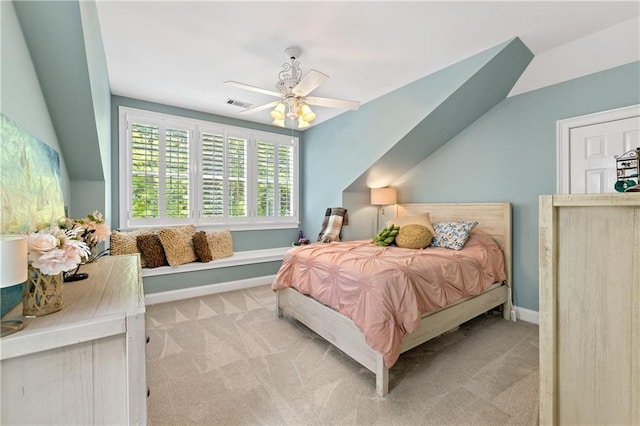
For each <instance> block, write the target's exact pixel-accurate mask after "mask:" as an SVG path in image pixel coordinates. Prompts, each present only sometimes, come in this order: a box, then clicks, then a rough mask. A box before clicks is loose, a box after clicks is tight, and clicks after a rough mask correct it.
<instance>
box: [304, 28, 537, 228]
mask: <svg viewBox="0 0 640 426" xmlns="http://www.w3.org/2000/svg"><path fill="white" fill-rule="evenodd" d="M532 56H533V55H532V54H531V52H530V51H529V49H527V47H526V46H524V44H523V43H522V42H521V41H520V40H519V39H517V38H516V39H513V40H508V41H506V42H504V43H501V44H499V45H497V46H494V47H492V48H490V49H487V50H485V51H484V52H480V53H478V54H476V55H474V56H472V57H470V58H468V59H465V60H463V61H460V62H458V63H455V64H453V65H451V66H449V67H447V68H445V69H443V70H440V71H438V72H436V73H434V74H432V75H429V76H426V77H424V78H422V79H420V80H417V81H415V82H413V83H410V84H408V85H406V86H404V87H402V88H400V89H397V90H395V91H393V92H391V93H389V94H387V95H384V96H382V97H380V98H377V99H375V100H373V101H370V102H367V103H366V104H364V105H362V107H361V108H360V109H359V110H358V111H354V112H347V113H345V114H341V115H339V116H338V117H336V118H334V119H332V120H329V121H328V122H325V123H322V124H320V125H317V126H314V127H312V128H311V129H309V130H307V131H305V133H304V141H303V143H302V148H301V154H302V164H303V169H302V172H301V176H302V192H301V194H302V195H301V197H302V209H301V211H302V223H303V230H304V232H305V234H307V235H311V236H315V235H317V234H318V232H319V229H320V226H321V224H322V216H323V214H324V211H325V209H326V208H327V207H337V206H343V207H346V208H348V209H349V210H350V211H351V213H352V214H350V217H352V218H354V219H355V216H356V215H358V213H360V211H361V210H362V209H366V208H367V207H368V206H367V205H366V204H368V202H367V203H366V204H361V203H358V204H347V203H346V201H347V199H348V200H349V201H350V202H354V201H355V200H360V201H364V200H365V198H364V197H362V196H357V195H350V196H348V197H347V198H344V194H343V191H348V192H349V193H351V194H352V193H354V192H367V193H368V188H377V187H384V186H387V185H389V184H390V183H391V182H392V181H393V180H394V179H397V178H398V177H400V176H402V174H403V173H405V172H406V171H408V170H409V169H410V168H411V167H414V166H415V165H417V164H418V163H419V162H420V161H422V160H423V159H424V158H426V157H427V156H428V155H429V154H431V153H432V152H434V151H435V150H436V149H438V148H439V147H440V146H441V145H442V144H444V143H446V142H447V141H448V140H449V139H450V138H451V137H453V136H454V135H455V134H457V133H458V132H460V131H461V130H462V129H464V128H465V127H466V126H467V125H469V124H471V123H472V122H473V121H474V120H475V119H477V118H478V117H479V116H481V115H482V114H484V113H485V112H486V111H487V110H489V109H490V108H492V107H493V106H494V105H496V104H497V103H498V102H500V101H501V100H502V99H504V98H505V97H506V96H507V94H508V93H509V91H510V89H511V87H512V86H513V84H514V83H515V82H516V81H517V79H518V77H519V76H520V74H521V73H522V71H523V70H524V69H525V68H526V66H527V64H528V63H529V61H530V60H531V58H532ZM372 226H375V224H371V223H366V224H365V225H364V226H363V224H362V221H356V220H353V221H350V224H349V226H348V227H345V229H344V238H346V239H360V238H367V237H369V236H370V235H371V231H372V228H371V227H372Z"/></svg>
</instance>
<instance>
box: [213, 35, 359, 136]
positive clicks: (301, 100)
mask: <svg viewBox="0 0 640 426" xmlns="http://www.w3.org/2000/svg"><path fill="white" fill-rule="evenodd" d="M284 53H285V55H287V58H288V59H289V60H290V61H291V62H290V63H287V62H285V63H284V64H283V65H282V71H280V73H279V74H278V79H279V80H278V82H277V83H276V89H277V90H278V91H277V92H276V91H273V90H268V89H262V88H260V87H255V86H250V85H248V84H244V83H239V82H237V81H225V84H226V85H229V86H234V87H238V88H240V89H245V90H251V91H253V92H257V93H262V94H265V95H270V96H275V97H277V98H280V99H278V100H276V101H273V102H269V103H267V104H264V105H259V106H256V107H253V108H249V109H246V110H244V111H242V112H241V113H240V114H252V113H254V112H258V111H263V110H265V109H269V108H272V107H274V109H273V110H272V111H271V117H273V119H274V121H273V124H274V125H276V126H280V127H284V121H285V118H286V117H289V118H290V119H291V120H296V119H297V120H298V128H304V127H309V123H311V122H312V121H313V120H314V119H315V118H316V115H315V113H314V112H313V111H311V108H310V107H309V105H315V106H322V107H330V108H341V109H349V110H357V109H358V108H359V107H360V102H357V101H348V100H343V99H333V98H319V97H317V96H307V95H308V94H309V93H311V92H312V91H313V90H315V89H316V88H317V87H318V86H320V84H322V82H323V81H325V80H326V79H327V78H329V76H328V75H326V74H324V73H321V72H320V71H316V70H313V69H312V70H309V72H308V73H307V74H306V75H305V76H304V77H302V69H301V68H300V62H299V61H298V59H299V58H300V54H301V53H302V51H301V49H300V48H299V47H297V46H293V47H289V48H287V49H285V51H284Z"/></svg>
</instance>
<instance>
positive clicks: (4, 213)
mask: <svg viewBox="0 0 640 426" xmlns="http://www.w3.org/2000/svg"><path fill="white" fill-rule="evenodd" d="M0 115H1V117H0V119H1V122H0V142H1V143H0V233H3V234H15V233H20V234H23V233H27V232H32V231H35V230H37V229H40V228H42V227H46V226H48V225H50V224H51V223H55V222H57V221H58V219H60V217H62V216H64V198H63V195H62V186H61V175H60V159H59V157H58V152H57V151H56V150H54V149H53V148H51V147H50V146H48V145H47V144H45V143H44V142H42V141H41V140H39V139H37V138H36V137H34V136H32V135H30V134H29V133H27V132H26V131H25V130H24V129H22V128H21V127H20V126H18V125H17V124H16V123H14V122H13V121H11V120H10V119H9V118H8V117H7V116H6V115H4V114H0Z"/></svg>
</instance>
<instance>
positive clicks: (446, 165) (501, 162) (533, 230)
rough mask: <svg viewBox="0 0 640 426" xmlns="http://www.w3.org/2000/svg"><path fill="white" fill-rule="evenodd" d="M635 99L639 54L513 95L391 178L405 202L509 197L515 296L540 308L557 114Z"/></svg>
mask: <svg viewBox="0 0 640 426" xmlns="http://www.w3.org/2000/svg"><path fill="white" fill-rule="evenodd" d="M637 103H640V63H639V62H635V63H632V64H628V65H624V66H620V67H616V68H613V69H610V70H607V71H603V72H599V73H596V74H592V75H589V76H585V77H581V78H577V79H574V80H570V81H567V82H564V83H560V84H556V85H553V86H549V87H546V88H543V89H539V90H535V91H533V92H529V93H524V94H521V95H519V96H514V97H511V98H507V99H506V100H504V101H503V102H502V103H500V104H499V105H498V106H496V107H495V108H493V109H492V110H491V111H489V112H488V113H487V114H485V115H484V116H483V117H482V118H480V119H479V120H477V121H476V122H475V123H474V124H472V125H471V126H469V127H468V128H467V129H465V130H464V131H463V132H461V133H460V134H459V135H458V136H457V137H455V138H454V139H452V140H451V141H450V142H449V143H447V144H446V145H444V146H443V147H442V148H440V149H439V150H438V151H436V152H435V153H434V154H433V155H431V156H430V157H429V158H427V159H426V160H424V161H423V162H422V163H421V164H420V165H418V166H417V167H415V168H414V169H413V170H411V171H410V172H408V173H407V174H406V175H405V176H403V177H402V178H401V179H398V180H397V181H396V182H394V183H393V184H392V186H395V187H397V188H398V198H399V202H404V203H406V202H417V203H419V202H483V201H484V202H503V201H508V202H511V203H512V204H513V272H514V274H513V275H514V296H515V298H514V302H515V304H516V305H518V306H520V307H524V308H527V309H531V310H534V311H537V310H538V196H539V195H542V194H554V193H555V192H556V121H557V120H562V119H565V118H569V117H575V116H579V115H584V114H590V113H593V112H598V111H604V110H609V109H614V108H620V107H624V106H628V105H633V104H637ZM612 166H613V159H612Z"/></svg>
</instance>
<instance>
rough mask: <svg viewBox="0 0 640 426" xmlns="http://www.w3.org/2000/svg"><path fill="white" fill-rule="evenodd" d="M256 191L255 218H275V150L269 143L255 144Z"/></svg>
mask: <svg viewBox="0 0 640 426" xmlns="http://www.w3.org/2000/svg"><path fill="white" fill-rule="evenodd" d="M256 154H257V160H256V166H257V169H258V182H257V185H258V190H257V199H258V200H257V216H258V217H273V216H275V212H274V207H275V186H276V172H275V166H276V150H275V146H274V145H273V144H271V143H266V142H258V144H257V152H256Z"/></svg>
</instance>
